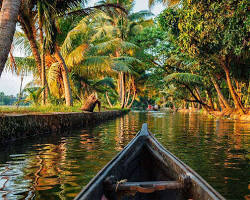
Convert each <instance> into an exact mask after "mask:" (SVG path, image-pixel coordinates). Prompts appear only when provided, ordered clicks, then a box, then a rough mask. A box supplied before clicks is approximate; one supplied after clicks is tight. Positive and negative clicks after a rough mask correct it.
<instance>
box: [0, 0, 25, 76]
mask: <svg viewBox="0 0 250 200" xmlns="http://www.w3.org/2000/svg"><path fill="white" fill-rule="evenodd" d="M20 5H21V0H3V1H2V8H1V12H0V76H1V74H2V71H3V69H4V65H5V63H6V60H7V58H8V54H9V51H10V48H11V44H12V41H13V36H14V33H15V30H16V22H17V16H18V13H19V9H20Z"/></svg>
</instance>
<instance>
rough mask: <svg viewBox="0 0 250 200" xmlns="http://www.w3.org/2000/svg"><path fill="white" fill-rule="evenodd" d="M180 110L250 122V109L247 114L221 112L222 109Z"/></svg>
mask: <svg viewBox="0 0 250 200" xmlns="http://www.w3.org/2000/svg"><path fill="white" fill-rule="evenodd" d="M178 112H184V113H188V112H202V113H204V114H207V115H211V116H213V117H215V118H222V119H223V118H224V119H225V118H226V119H231V120H240V121H249V122H250V111H248V113H247V114H240V113H238V112H227V113H225V112H221V111H211V112H206V111H205V110H201V109H179V110H178Z"/></svg>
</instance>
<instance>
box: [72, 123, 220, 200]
mask: <svg viewBox="0 0 250 200" xmlns="http://www.w3.org/2000/svg"><path fill="white" fill-rule="evenodd" d="M184 175H185V176H187V177H189V179H186V178H184V179H181V177H183V176H184ZM111 176H113V177H115V179H116V181H120V180H124V179H127V181H128V182H145V181H150V182H152V181H167V182H168V181H179V180H184V182H182V184H184V185H185V187H184V188H181V189H166V190H161V191H155V192H153V193H150V194H143V193H136V194H133V195H134V196H127V195H130V193H129V194H126V192H125V193H123V192H122V191H119V192H114V191H113V192H112V191H109V190H105V184H104V182H105V180H106V179H107V177H111ZM186 180H188V182H189V184H188V185H187V184H186V183H185V181H186ZM186 186H187V187H186ZM75 199H76V200H94V199H107V200H118V199H119V200H132V199H133V200H145V199H147V200H156V199H157V200H165V199H172V200H174V199H176V200H183V199H194V200H224V198H223V197H222V196H221V195H220V194H219V193H218V192H216V191H215V190H214V189H213V188H212V187H211V186H210V185H209V184H208V183H206V181H204V180H203V179H202V178H201V177H200V176H199V175H198V174H197V173H196V172H194V171H193V170H192V169H191V168H189V167H188V166H187V165H185V164H184V163H183V162H182V161H180V160H179V159H178V158H176V157H175V156H174V155H173V154H171V153H170V152H168V151H167V150H166V149H165V148H164V147H163V146H162V145H161V144H160V143H159V142H158V141H157V140H156V139H155V138H154V136H153V135H152V134H151V133H150V132H149V131H148V129H147V125H146V124H144V125H143V127H142V130H141V131H140V132H139V133H138V134H137V136H136V137H135V138H134V139H133V140H132V141H131V142H130V143H129V144H128V145H127V146H126V147H125V148H124V149H123V150H122V151H121V152H120V153H119V154H118V155H117V156H116V157H115V158H114V159H113V160H111V161H110V162H109V163H108V164H107V165H106V166H105V167H104V168H103V169H102V170H101V171H100V172H99V173H98V174H97V175H96V176H95V177H94V178H93V179H92V180H91V181H90V182H89V183H88V185H87V186H86V187H85V188H84V189H83V190H82V191H81V192H80V193H79V195H78V196H77V197H76V198H75Z"/></svg>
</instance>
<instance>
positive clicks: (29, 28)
mask: <svg viewBox="0 0 250 200" xmlns="http://www.w3.org/2000/svg"><path fill="white" fill-rule="evenodd" d="M19 23H20V24H21V26H22V29H23V31H24V33H25V35H26V37H27V38H28V40H29V43H30V48H31V51H32V55H33V56H34V59H35V62H36V65H37V70H38V73H39V76H40V79H41V75H42V74H41V72H42V71H41V56H40V52H39V49H38V46H37V43H36V39H35V37H34V31H33V29H34V28H33V29H32V25H31V24H29V23H28V22H27V21H24V20H23V17H22V16H20V19H19ZM27 23H28V24H27ZM41 80H42V79H41Z"/></svg>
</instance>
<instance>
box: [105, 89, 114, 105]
mask: <svg viewBox="0 0 250 200" xmlns="http://www.w3.org/2000/svg"><path fill="white" fill-rule="evenodd" d="M106 99H107V102H108V104H109V107H110V108H112V107H113V105H112V103H111V102H110V99H109V95H108V92H106Z"/></svg>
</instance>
